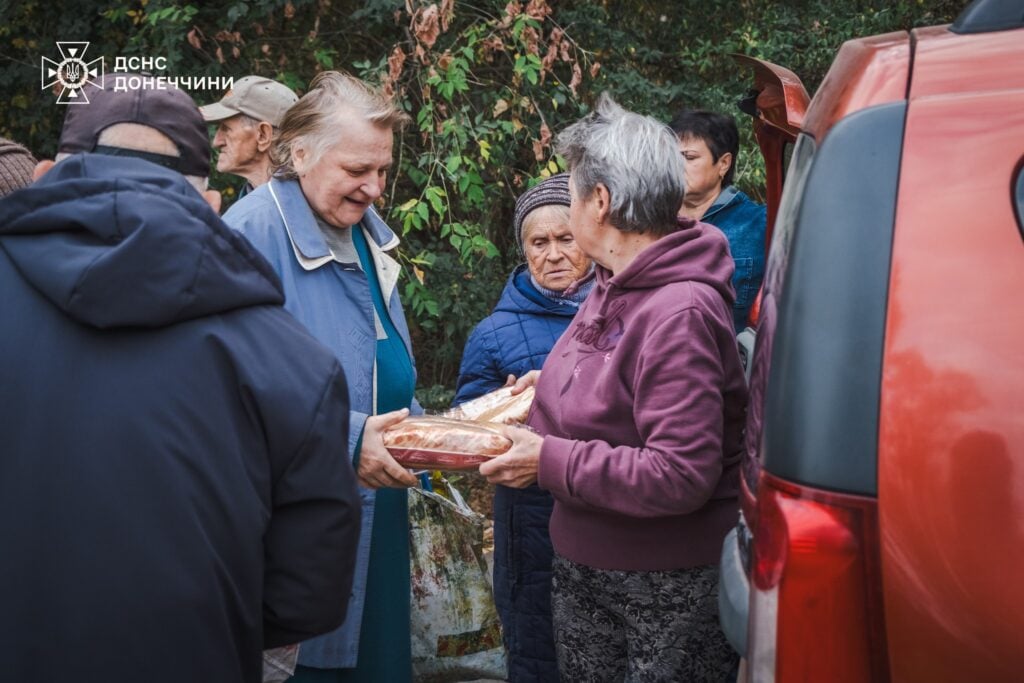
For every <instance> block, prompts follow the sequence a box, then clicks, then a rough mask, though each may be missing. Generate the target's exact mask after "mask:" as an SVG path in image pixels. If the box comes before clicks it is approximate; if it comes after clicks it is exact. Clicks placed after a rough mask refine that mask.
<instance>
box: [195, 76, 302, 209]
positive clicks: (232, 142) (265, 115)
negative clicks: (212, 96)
mask: <svg viewBox="0 0 1024 683" xmlns="http://www.w3.org/2000/svg"><path fill="white" fill-rule="evenodd" d="M298 99H299V98H298V96H297V95H296V94H295V93H294V92H292V91H291V89H290V88H289V87H288V86H286V85H282V84H281V83H278V82H277V81H274V80H271V79H269V78H264V77H263V76H246V77H245V78H241V79H239V80H237V81H235V84H234V87H233V88H232V89H231V90H228V91H227V93H226V94H225V95H224V97H223V98H221V100H220V102H214V103H213V104H208V105H206V106H205V107H200V108H199V111H201V112H202V113H203V118H204V119H206V121H207V123H216V124H218V126H217V134H216V135H214V137H213V146H214V148H215V149H217V151H218V152H219V153H220V155H219V156H218V157H217V170H218V171H220V172H221V173H231V174H234V175H237V176H242V177H243V178H245V179H246V181H247V182H246V184H245V187H244V188H243V190H242V191H241V193H239V197H242V196H245V195H246V194H247V193H248V192H250V191H251V190H253V189H255V188H257V187H259V186H260V185H262V184H263V183H265V182H267V181H268V180H270V144H271V141H272V140H273V138H274V130H275V129H276V128H277V127H278V126H279V125H280V124H281V119H283V118H284V113H285V112H286V111H288V108H289V107H291V106H292V105H293V104H295V102H296V101H297V100H298Z"/></svg>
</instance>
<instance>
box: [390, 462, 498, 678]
mask: <svg viewBox="0 0 1024 683" xmlns="http://www.w3.org/2000/svg"><path fill="white" fill-rule="evenodd" d="M445 486H446V489H447V493H448V494H449V497H450V498H451V500H449V499H448V498H445V497H443V496H440V495H438V494H436V493H432V492H430V491H424V490H422V489H415V488H414V489H410V490H409V533H410V539H409V541H410V543H409V545H410V556H411V558H410V561H411V573H412V606H411V607H412V610H411V612H412V662H413V674H414V676H415V679H416V680H417V681H420V682H422V683H444V682H448V681H465V680H473V679H477V678H496V679H502V680H503V679H504V678H505V674H506V663H505V650H504V647H503V646H502V641H501V623H500V622H499V621H498V613H497V610H496V609H495V607H494V596H493V594H492V592H491V584H490V582H489V581H488V579H487V563H486V561H485V560H484V557H483V554H482V546H483V517H482V516H480V515H478V514H476V513H475V512H473V511H472V510H471V509H470V508H469V506H468V505H466V503H465V501H463V500H462V497H461V496H460V495H459V494H458V492H457V491H455V489H453V488H451V487H450V486H449V485H448V484H447V482H445Z"/></svg>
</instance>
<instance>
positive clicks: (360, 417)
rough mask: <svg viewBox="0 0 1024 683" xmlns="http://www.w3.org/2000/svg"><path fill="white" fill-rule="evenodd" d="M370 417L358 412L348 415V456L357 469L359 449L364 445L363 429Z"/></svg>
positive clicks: (350, 412) (351, 411)
mask: <svg viewBox="0 0 1024 683" xmlns="http://www.w3.org/2000/svg"><path fill="white" fill-rule="evenodd" d="M368 417H369V415H367V414H366V413H360V412H359V411H356V410H350V411H349V414H348V454H349V457H350V458H351V459H352V467H353V468H355V469H358V468H359V449H360V447H361V446H362V445H363V428H364V427H365V426H366V418H368Z"/></svg>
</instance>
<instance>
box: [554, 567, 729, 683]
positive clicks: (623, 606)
mask: <svg viewBox="0 0 1024 683" xmlns="http://www.w3.org/2000/svg"><path fill="white" fill-rule="evenodd" d="M551 606H552V613H553V617H554V625H555V651H556V654H557V657H558V670H559V673H560V675H561V678H562V681H563V682H565V683H603V682H605V681H607V682H609V683H612V682H615V683H619V682H620V681H626V682H628V683H641V682H643V683H647V682H652V683H653V682H655V681H657V682H659V683H660V682H664V683H689V682H691V681H693V682H703V681H714V682H716V683H717V682H718V681H735V680H736V679H735V675H736V674H735V672H736V664H737V661H738V655H737V654H736V653H735V652H734V651H733V649H732V647H730V645H729V643H728V641H726V639H725V634H723V633H722V630H721V628H720V627H719V625H718V567H715V566H706V567H693V568H690V569H675V570H669V571H649V572H648V571H615V570H604V569H594V568H592V567H585V566H583V565H580V564H576V563H575V562H571V561H569V560H567V559H565V558H564V557H561V556H559V555H555V560H554V564H553V580H552V590H551Z"/></svg>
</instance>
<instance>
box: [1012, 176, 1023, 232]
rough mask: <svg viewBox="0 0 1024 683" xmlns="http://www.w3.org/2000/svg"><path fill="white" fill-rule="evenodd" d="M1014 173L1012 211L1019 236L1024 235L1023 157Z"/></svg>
mask: <svg viewBox="0 0 1024 683" xmlns="http://www.w3.org/2000/svg"><path fill="white" fill-rule="evenodd" d="M1015 174H1016V178H1017V180H1016V189H1015V190H1014V194H1015V197H1014V198H1015V199H1016V201H1015V202H1014V211H1015V213H1016V214H1017V229H1018V230H1020V236H1021V237H1024V159H1021V161H1020V163H1019V164H1018V165H1017V170H1016V171H1015Z"/></svg>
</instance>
